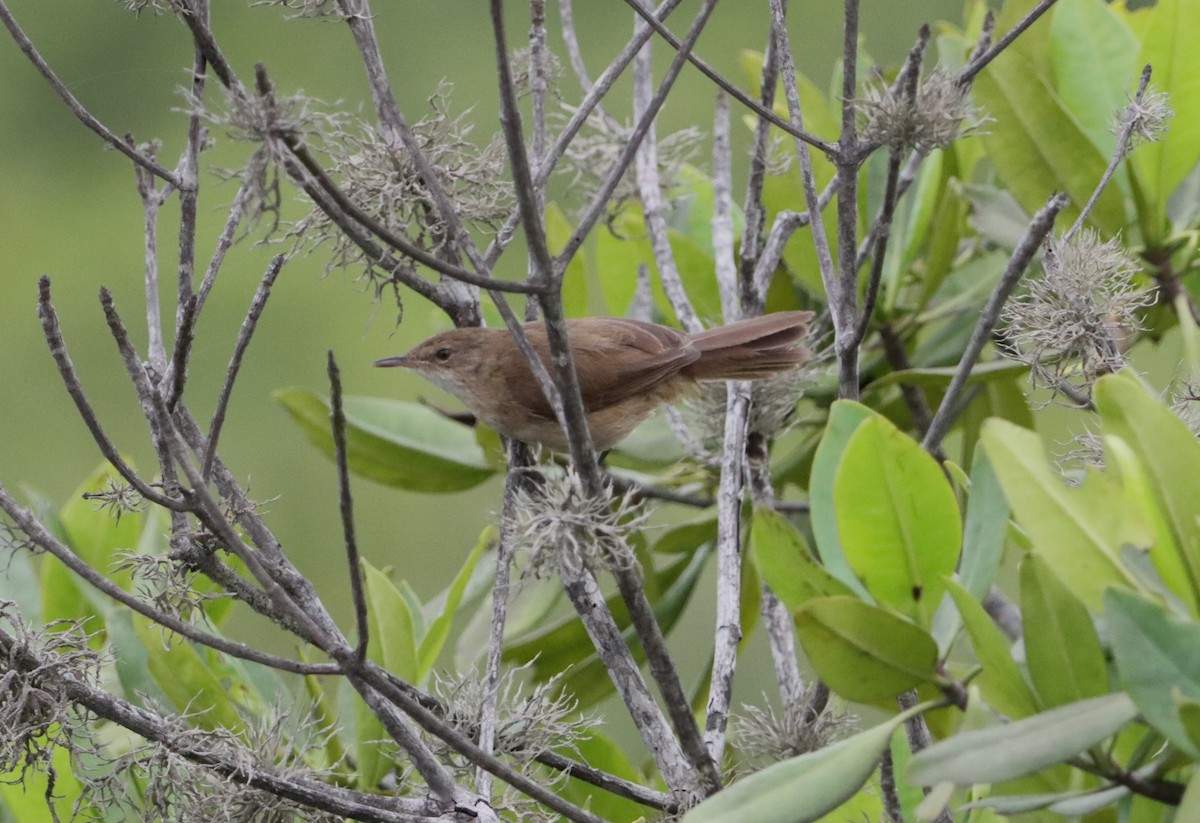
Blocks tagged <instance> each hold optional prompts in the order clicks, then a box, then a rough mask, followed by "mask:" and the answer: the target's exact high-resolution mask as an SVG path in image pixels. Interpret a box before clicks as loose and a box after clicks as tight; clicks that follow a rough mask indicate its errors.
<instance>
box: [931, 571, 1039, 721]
mask: <svg viewBox="0 0 1200 823" xmlns="http://www.w3.org/2000/svg"><path fill="white" fill-rule="evenodd" d="M949 590H950V595H951V597H953V598H954V605H955V606H957V607H958V613H959V614H960V615H962V619H963V625H965V626H966V629H967V636H968V637H970V638H971V647H972V648H973V649H974V650H975V657H976V658H978V660H979V664H980V665H981V666H982V667H983V671H982V672H981V673H980V675H979V677H978V678H977V679H976V680H975V681H974V683H975V684H976V685H977V686H978V688H979V693H980V694H981V695H982V696H983V699H984V700H986V701H987V702H988V704H989V705H991V706H993V707H994V708H995V709H996V710H998V711H1000V712H1002V713H1003V714H1005V715H1007V716H1008V717H1012V718H1021V717H1028V716H1029V715H1031V714H1036V713H1037V711H1038V708H1039V706H1038V702H1037V698H1036V697H1034V695H1033V692H1032V691H1031V690H1030V688H1029V685H1028V684H1027V683H1026V682H1025V678H1024V677H1023V676H1022V675H1021V670H1020V668H1018V666H1017V663H1016V661H1015V660H1013V656H1012V653H1011V652H1010V651H1009V642H1008V638H1006V637H1005V636H1004V635H1003V634H1002V633H1001V632H1000V629H998V628H996V624H995V623H994V622H993V621H992V618H991V617H990V616H988V613H987V612H986V611H984V608H983V606H982V605H980V603H979V601H978V600H976V599H975V598H974V597H973V596H972V595H971V593H970V592H968V591H967V590H966V589H965V588H963V587H962V586H960V585H959V584H958V583H955V582H954V581H950V583H949Z"/></svg>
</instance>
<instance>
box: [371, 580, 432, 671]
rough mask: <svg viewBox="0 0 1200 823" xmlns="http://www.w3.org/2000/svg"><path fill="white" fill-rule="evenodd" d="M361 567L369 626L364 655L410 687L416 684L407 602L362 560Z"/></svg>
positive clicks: (415, 665)
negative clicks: (400, 678) (368, 636)
mask: <svg viewBox="0 0 1200 823" xmlns="http://www.w3.org/2000/svg"><path fill="white" fill-rule="evenodd" d="M362 563H363V577H364V582H365V583H366V593H367V616H368V618H369V625H370V638H369V641H368V643H367V655H368V656H369V657H370V658H371V659H372V660H375V661H376V662H378V663H380V664H382V665H383V667H384V668H386V669H387V670H388V671H390V672H391V673H392V674H395V675H397V676H398V677H402V678H403V679H405V680H407V681H409V682H410V683H415V682H418V681H419V678H418V677H417V674H418V673H419V667H418V664H417V646H416V637H415V633H414V630H413V615H412V610H411V608H410V606H409V602H408V600H407V599H406V598H405V597H404V595H403V594H402V593H401V592H400V590H399V589H398V588H397V587H396V585H395V584H394V583H392V581H391V580H390V579H388V576H387V575H386V574H384V573H383V572H382V571H380V570H379V569H377V568H375V567H374V566H372V565H371V564H370V563H368V562H367V561H366V560H364V561H363V562H362Z"/></svg>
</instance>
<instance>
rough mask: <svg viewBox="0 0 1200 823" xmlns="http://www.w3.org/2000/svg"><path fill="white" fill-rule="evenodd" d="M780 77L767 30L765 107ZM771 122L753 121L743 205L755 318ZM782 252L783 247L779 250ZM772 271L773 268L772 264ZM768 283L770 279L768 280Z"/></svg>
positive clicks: (748, 304)
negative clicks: (752, 135)
mask: <svg viewBox="0 0 1200 823" xmlns="http://www.w3.org/2000/svg"><path fill="white" fill-rule="evenodd" d="M778 80H779V59H778V54H777V52H776V46H775V37H774V35H773V33H772V32H771V31H770V30H769V31H768V33H767V47H766V49H765V51H764V52H763V65H762V80H761V91H760V94H759V102H760V103H761V104H762V107H763V108H764V109H767V110H770V109H771V108H772V107H773V106H774V105H775V86H776V85H777V84H778ZM771 148H772V140H771V121H769V120H767V119H766V118H765V117H758V118H757V119H756V120H755V122H754V147H753V148H752V149H751V151H750V175H749V179H748V180H747V182H746V198H745V200H744V201H743V204H742V213H743V214H744V215H745V224H744V227H743V229H742V249H741V260H740V262H739V266H738V270H739V272H740V275H741V287H742V297H741V308H742V311H743V312H744V313H745V314H746V315H748V316H750V317H755V316H757V315H759V314H762V312H763V309H764V308H765V307H766V289H765V288H763V289H759V288H758V284H757V280H756V278H755V269H756V268H757V266H758V260H759V255H760V254H761V252H762V247H763V240H764V238H763V231H764V229H765V228H766V224H767V208H766V204H764V203H763V187H764V185H765V184H766V179H767V162H768V158H769V155H770V153H771ZM781 253H782V250H781ZM771 271H772V272H774V271H775V267H774V266H772V267H771ZM767 282H768V283H770V279H769V278H768V279H767Z"/></svg>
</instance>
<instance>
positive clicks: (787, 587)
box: [750, 506, 853, 611]
mask: <svg viewBox="0 0 1200 823" xmlns="http://www.w3.org/2000/svg"><path fill="white" fill-rule="evenodd" d="M750 549H751V552H752V553H753V557H754V563H755V564H756V565H757V566H758V570H759V573H760V574H762V577H763V580H764V581H765V582H766V583H767V585H768V586H770V587H771V591H773V592H774V593H775V596H776V597H778V598H779V599H780V600H781V601H782V602H783V604H784V605H785V606H787V607H788V608H789V609H791V610H793V611H795V610H796V609H799V608H800V607H801V606H803V605H804V604H805V603H807V602H808V601H809V600H811V599H812V598H814V597H827V596H830V595H839V594H844V595H849V594H852V593H853V592H851V591H850V589H849V587H847V586H846V585H845V584H844V583H842V582H841V581H840V580H838V579H837V578H836V577H834V576H833V575H831V574H830V573H829V572H827V571H826V570H825V567H824V566H822V565H821V561H819V560H817V558H816V557H815V556H814V555H813V553H812V550H811V549H809V547H808V543H807V541H805V539H804V535H803V534H801V533H800V531H799V530H798V529H796V527H795V526H793V525H792V524H791V523H789V522H788V521H787V519H786V518H785V517H784V516H783V515H781V514H780V513H779V512H777V511H775V510H774V509H771V508H769V507H767V506H755V507H754V519H753V521H752V523H751V526H750Z"/></svg>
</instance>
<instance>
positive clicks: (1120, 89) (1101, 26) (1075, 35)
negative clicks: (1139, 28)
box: [1050, 0, 1140, 155]
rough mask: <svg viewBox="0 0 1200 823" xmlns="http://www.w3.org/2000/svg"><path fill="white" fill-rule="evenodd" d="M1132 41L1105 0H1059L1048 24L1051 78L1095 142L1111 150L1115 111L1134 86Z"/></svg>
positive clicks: (1134, 48) (1107, 151)
mask: <svg viewBox="0 0 1200 823" xmlns="http://www.w3.org/2000/svg"><path fill="white" fill-rule="evenodd" d="M1137 47H1138V44H1137V40H1136V39H1135V38H1134V36H1133V32H1131V31H1130V30H1129V27H1128V26H1126V25H1125V24H1124V23H1123V22H1121V18H1120V17H1118V16H1117V15H1116V14H1115V13H1113V11H1112V9H1111V8H1110V7H1109V5H1108V4H1107V3H1105V2H1104V0H1059V2H1058V3H1057V4H1056V5H1055V6H1054V19H1053V20H1052V22H1051V28H1050V59H1051V63H1052V65H1053V68H1054V83H1055V86H1056V88H1057V89H1058V93H1059V96H1060V97H1061V98H1062V101H1063V105H1064V106H1066V108H1067V109H1068V110H1069V111H1070V112H1071V114H1072V115H1074V117H1075V119H1076V120H1078V121H1079V125H1080V127H1081V128H1082V129H1083V131H1084V133H1086V134H1087V136H1088V137H1089V138H1091V140H1092V142H1093V143H1095V145H1096V147H1097V148H1098V149H1100V151H1101V152H1103V153H1104V154H1106V155H1111V154H1112V151H1113V149H1114V148H1115V147H1116V143H1117V139H1116V135H1115V134H1114V133H1113V130H1112V122H1113V117H1114V116H1115V114H1116V113H1117V112H1119V111H1121V110H1122V109H1124V108H1125V106H1126V105H1127V104H1128V103H1129V93H1130V91H1131V90H1132V89H1133V88H1135V87H1136V86H1137V73H1138V69H1139V68H1140V66H1139V65H1138V63H1137Z"/></svg>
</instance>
